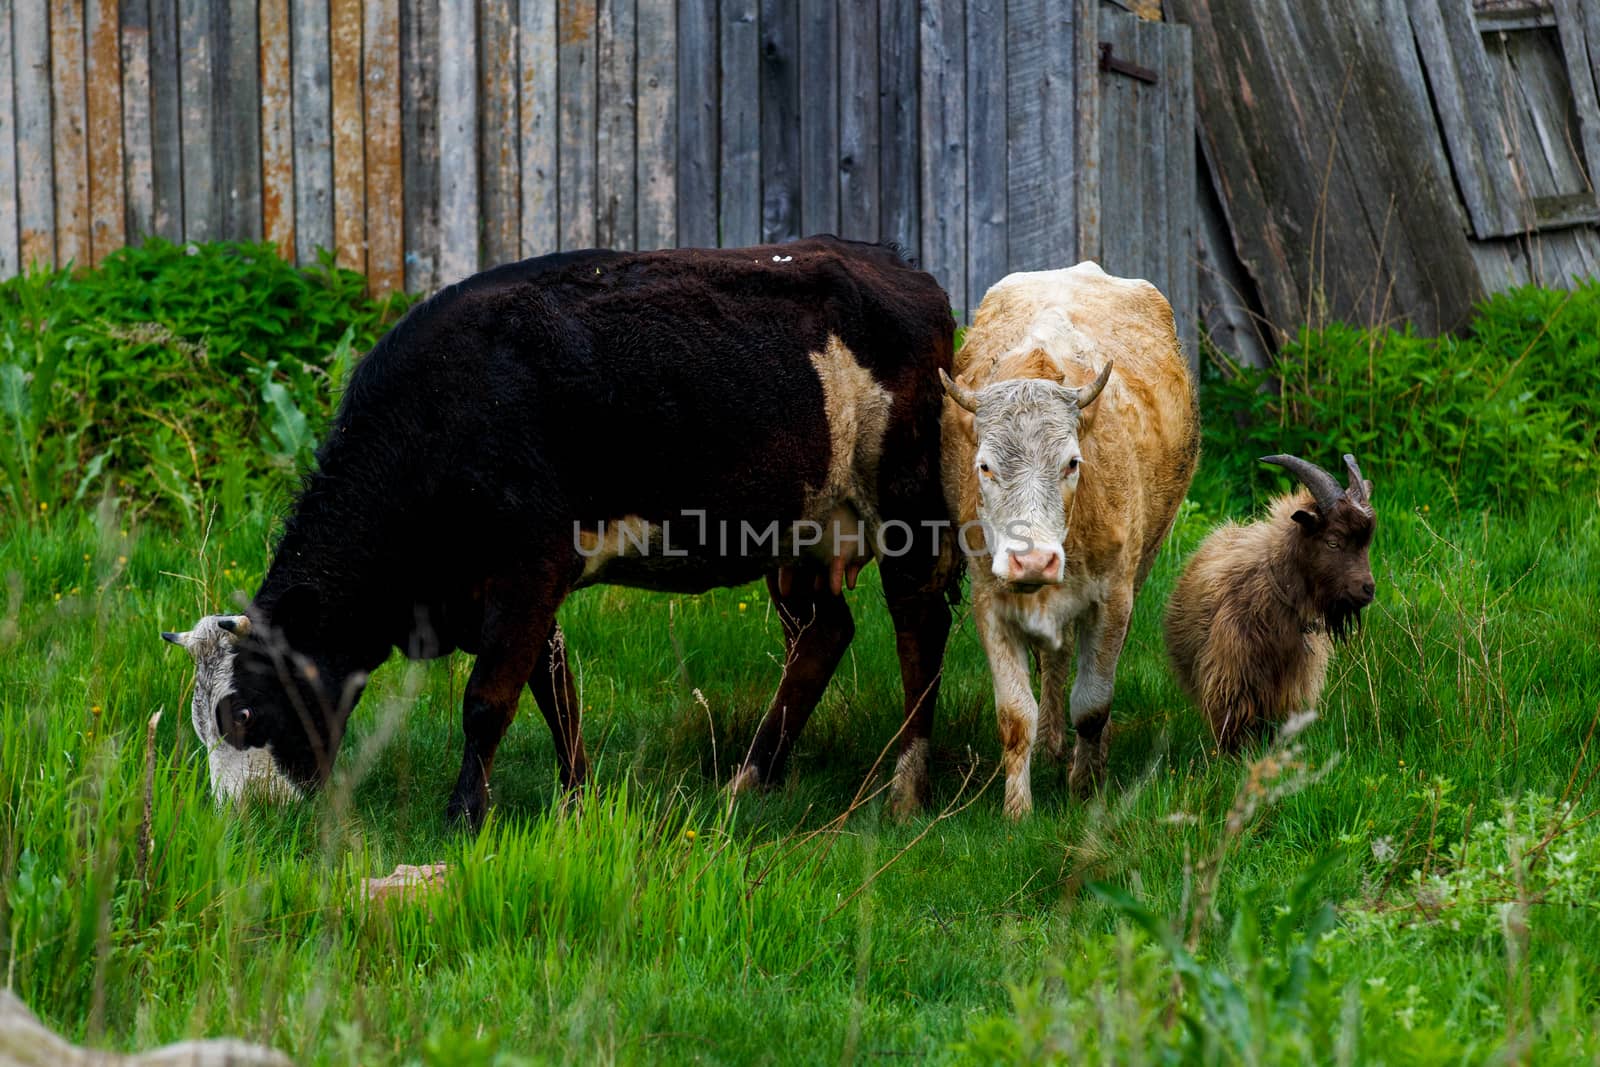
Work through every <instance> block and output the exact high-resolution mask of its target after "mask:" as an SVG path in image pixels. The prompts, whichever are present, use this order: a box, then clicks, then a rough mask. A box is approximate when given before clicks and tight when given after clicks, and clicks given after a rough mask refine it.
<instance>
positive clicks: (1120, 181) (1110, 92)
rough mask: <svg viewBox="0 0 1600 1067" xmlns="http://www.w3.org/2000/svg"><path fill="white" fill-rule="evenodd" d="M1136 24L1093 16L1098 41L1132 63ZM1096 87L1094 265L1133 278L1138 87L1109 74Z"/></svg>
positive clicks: (1104, 14) (1115, 15) (1139, 221)
mask: <svg viewBox="0 0 1600 1067" xmlns="http://www.w3.org/2000/svg"><path fill="white" fill-rule="evenodd" d="M1136 21H1137V20H1136V19H1135V18H1134V17H1133V16H1131V15H1128V14H1125V13H1123V12H1121V11H1115V10H1111V9H1105V10H1102V11H1101V12H1100V15H1099V27H1100V41H1101V43H1102V44H1109V45H1111V47H1112V49H1113V51H1115V53H1116V54H1117V55H1123V56H1128V57H1130V61H1132V62H1137V61H1138V60H1137V55H1138V53H1137V47H1138V46H1137V43H1136V38H1135V36H1134V30H1133V24H1134V23H1135V22H1136ZM1097 78H1098V80H1099V82H1100V120H1101V126H1100V130H1099V133H1098V134H1097V136H1098V137H1099V138H1100V177H1101V180H1102V183H1103V184H1102V187H1101V196H1100V223H1101V237H1100V256H1099V259H1100V264H1101V266H1103V267H1104V268H1105V269H1106V270H1107V271H1108V272H1110V273H1112V274H1118V275H1122V276H1124V277H1127V276H1131V275H1137V274H1139V273H1140V269H1139V260H1138V256H1139V251H1140V243H1141V242H1140V234H1141V231H1142V228H1143V215H1144V200H1143V197H1142V195H1141V188H1142V187H1141V184H1140V174H1139V166H1138V162H1139V155H1140V152H1139V148H1140V140H1141V138H1142V136H1143V134H1142V131H1141V126H1140V119H1141V117H1142V116H1141V110H1142V109H1141V108H1140V106H1139V88H1140V87H1141V85H1142V83H1141V82H1138V81H1135V80H1134V79H1132V78H1129V77H1126V76H1124V75H1120V74H1116V73H1113V72H1104V73H1101V74H1099V75H1097Z"/></svg>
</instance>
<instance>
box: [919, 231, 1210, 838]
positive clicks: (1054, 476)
mask: <svg viewBox="0 0 1600 1067" xmlns="http://www.w3.org/2000/svg"><path fill="white" fill-rule="evenodd" d="M955 369H956V378H955V380H954V381H951V380H949V379H948V378H947V379H946V380H945V387H946V392H947V394H948V400H947V402H946V404H945V412H944V443H943V457H944V481H945V495H946V498H947V500H948V503H949V506H950V509H951V512H952V513H953V514H955V515H958V516H959V517H960V520H961V522H962V523H963V524H964V526H963V548H964V549H965V550H966V551H967V553H968V557H969V570H970V571H971V574H972V605H973V607H972V610H973V616H974V619H975V621H976V623H977V627H978V634H979V637H980V638H981V639H982V641H983V646H984V651H985V652H986V653H987V655H988V658H989V666H990V669H991V670H992V672H993V674H994V688H995V710H996V713H997V715H998V717H999V720H1000V740H1001V745H1002V747H1003V749H1004V761H1005V770H1006V798H1005V810H1006V814H1008V815H1010V816H1012V817H1014V818H1015V817H1020V816H1022V815H1025V814H1027V813H1028V812H1029V811H1031V810H1032V808H1033V796H1032V790H1031V786H1030V783H1029V772H1030V766H1031V760H1032V754H1033V746H1034V741H1035V739H1036V737H1037V736H1038V734H1039V732H1040V731H1041V729H1042V731H1043V734H1044V742H1045V747H1046V749H1047V750H1048V751H1049V752H1050V754H1051V755H1052V756H1056V757H1059V756H1060V755H1061V754H1062V752H1063V749H1064V745H1065V722H1064V714H1063V712H1064V708H1063V703H1064V700H1063V698H1064V690H1065V687H1066V682H1067V672H1068V657H1069V655H1070V653H1071V649H1070V647H1069V644H1068V636H1069V634H1071V633H1072V632H1073V630H1074V629H1075V630H1076V633H1077V642H1076V643H1077V654H1078V666H1077V677H1076V679H1075V680H1074V682H1073V686H1072V699H1071V712H1072V723H1073V727H1074V729H1075V730H1076V732H1077V744H1076V747H1075V749H1074V752H1073V759H1072V771H1071V783H1072V787H1073V789H1074V791H1076V792H1078V793H1080V794H1082V793H1085V792H1088V791H1090V790H1092V789H1094V788H1096V787H1097V786H1098V785H1099V783H1100V782H1101V780H1102V779H1103V777H1104V774H1105V764H1106V752H1107V744H1108V741H1109V738H1110V730H1109V729H1108V728H1107V727H1108V723H1109V720H1110V715H1111V694H1112V686H1113V681H1114V676H1115V673H1116V667H1117V659H1118V657H1119V656H1120V655H1121V653H1122V644H1123V641H1124V639H1125V638H1126V637H1127V633H1128V621H1129V619H1130V618H1131V616H1132V614H1133V598H1134V595H1135V594H1136V593H1137V592H1138V590H1139V586H1140V585H1141V584H1142V583H1143V582H1144V579H1145V576H1146V575H1148V574H1149V572H1150V566H1151V563H1152V562H1153V560H1154V559H1155V554H1156V551H1157V549H1159V548H1160V547H1161V542H1162V541H1163V540H1164V539H1165V538H1166V536H1167V532H1168V531H1169V530H1170V529H1171V527H1172V522H1173V519H1174V518H1175V517H1176V515H1177V513H1178V505H1179V504H1180V503H1181V502H1182V500H1183V497H1184V494H1185V492H1187V491H1188V488H1189V481H1190V479H1191V478H1192V477H1193V476H1194V469H1195V464H1196V462H1197V460H1198V458H1199V452H1200V431H1199V413H1198V408H1197V404H1196V398H1195V388H1194V380H1193V378H1192V377H1191V375H1190V373H1189V368H1188V365H1187V364H1186V363H1185V362H1184V358H1183V354H1182V353H1181V352H1180V351H1179V348H1178V339H1177V335H1176V332H1175V331H1174V328H1173V320H1172V309H1171V307H1170V306H1169V305H1168V304H1167V301H1166V299H1165V298H1164V297H1162V295H1161V293H1160V292H1159V291H1158V290H1157V289H1156V288H1155V287H1154V286H1152V285H1151V284H1150V283H1149V282H1144V281H1136V280H1130V279H1125V278H1114V277H1112V276H1110V275H1108V274H1106V273H1105V272H1104V271H1102V270H1101V269H1100V267H1099V266H1098V265H1096V264H1094V263H1087V262H1086V263H1080V264H1078V265H1077V266H1075V267H1071V268H1068V269H1065V270H1053V271H1039V272H1033V273H1025V274H1012V275H1010V276H1008V277H1006V278H1003V279H1002V280H1001V281H999V282H998V283H996V284H995V286H994V287H993V288H992V289H990V290H989V292H988V294H987V295H986V296H985V297H984V298H983V303H982V305H981V306H980V307H979V308H978V312H977V315H976V316H975V318H974V320H973V324H972V328H971V329H970V330H968V331H967V336H966V344H965V346H964V347H963V348H962V349H961V351H960V353H958V354H957V357H956V360H955ZM979 531H981V533H980V532H979ZM1030 651H1031V652H1032V653H1034V654H1035V655H1036V656H1037V657H1038V661H1039V664H1040V674H1041V676H1042V681H1041V686H1040V696H1039V698H1038V699H1037V700H1035V698H1034V695H1033V687H1032V679H1031V677H1030V673H1029V663H1028V659H1029V653H1030Z"/></svg>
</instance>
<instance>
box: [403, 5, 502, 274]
mask: <svg viewBox="0 0 1600 1067" xmlns="http://www.w3.org/2000/svg"><path fill="white" fill-rule="evenodd" d="M532 6H533V4H532V2H531V0H525V2H524V3H523V5H522V7H523V8H524V9H526V8H529V7H532ZM438 57H439V4H438V0H402V2H401V5H400V84H401V86H402V89H401V93H400V151H401V156H402V163H401V166H402V168H403V170H404V175H403V181H404V185H405V195H404V201H405V209H404V214H405V262H406V291H407V292H412V293H431V292H433V290H434V288H435V287H436V286H437V285H438V284H439V283H438V268H439V60H438Z"/></svg>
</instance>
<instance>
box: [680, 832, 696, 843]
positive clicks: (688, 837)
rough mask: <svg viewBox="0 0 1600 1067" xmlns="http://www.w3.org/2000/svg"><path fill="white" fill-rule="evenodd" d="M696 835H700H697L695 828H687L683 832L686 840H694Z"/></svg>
mask: <svg viewBox="0 0 1600 1067" xmlns="http://www.w3.org/2000/svg"><path fill="white" fill-rule="evenodd" d="M696 836H698V835H696V834H695V832H694V831H693V830H685V831H684V832H683V839H684V840H685V841H693V840H694V839H695V837H696Z"/></svg>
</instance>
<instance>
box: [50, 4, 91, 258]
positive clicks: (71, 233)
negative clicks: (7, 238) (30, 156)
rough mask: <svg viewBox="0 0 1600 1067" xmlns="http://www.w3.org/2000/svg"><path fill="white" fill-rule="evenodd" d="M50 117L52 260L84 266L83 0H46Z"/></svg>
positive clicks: (86, 208) (86, 155)
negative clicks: (53, 188)
mask: <svg viewBox="0 0 1600 1067" xmlns="http://www.w3.org/2000/svg"><path fill="white" fill-rule="evenodd" d="M50 105H51V106H50V118H51V123H52V126H53V136H54V139H55V185H56V262H57V263H59V264H61V265H62V266H65V265H67V264H68V263H76V264H77V265H78V266H87V265H88V264H89V260H90V243H89V146H88V143H87V138H86V137H85V129H84V128H85V126H86V125H87V122H88V107H87V101H86V99H85V96H84V84H83V6H82V0H50Z"/></svg>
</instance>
